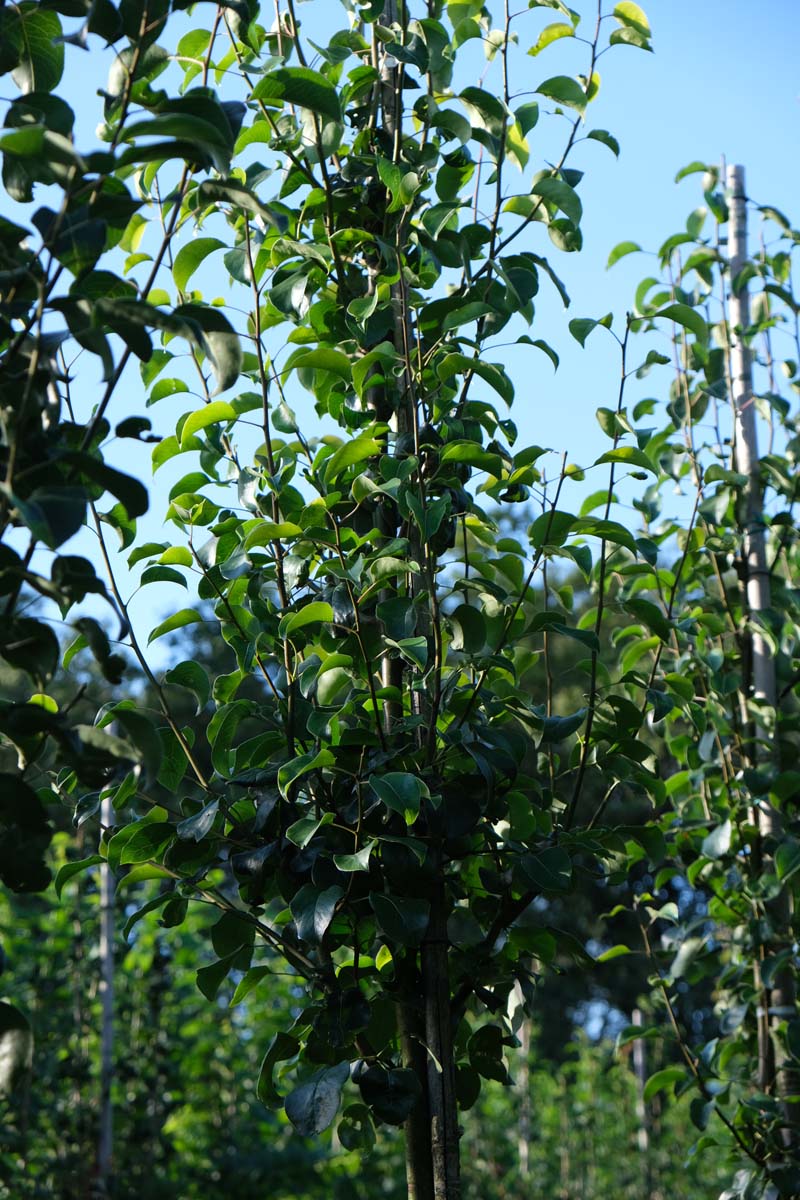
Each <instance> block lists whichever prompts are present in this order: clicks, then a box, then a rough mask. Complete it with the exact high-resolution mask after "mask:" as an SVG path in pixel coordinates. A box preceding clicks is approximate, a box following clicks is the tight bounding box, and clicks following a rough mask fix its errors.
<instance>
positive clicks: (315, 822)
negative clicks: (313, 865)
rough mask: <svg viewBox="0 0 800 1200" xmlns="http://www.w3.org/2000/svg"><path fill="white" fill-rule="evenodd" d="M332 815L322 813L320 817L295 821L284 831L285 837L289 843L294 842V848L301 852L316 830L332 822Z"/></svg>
mask: <svg viewBox="0 0 800 1200" xmlns="http://www.w3.org/2000/svg"><path fill="white" fill-rule="evenodd" d="M333 819H334V817H333V813H332V812H326V813H323V814H322V816H321V817H301V818H300V820H299V821H295V822H294V824H293V825H290V826H289V828H288V829H287V830H286V836H287V838H288V839H289V841H290V842H294V844H295V846H299V847H300V849H301V850H302V849H303V848H304V847H305V846H307V845H308V843H309V842H310V841H311V839H312V838H313V837H314V835H315V833H317V831H318V830H320V829H322V828H323V827H324V826H325V825H330V823H331V821H333Z"/></svg>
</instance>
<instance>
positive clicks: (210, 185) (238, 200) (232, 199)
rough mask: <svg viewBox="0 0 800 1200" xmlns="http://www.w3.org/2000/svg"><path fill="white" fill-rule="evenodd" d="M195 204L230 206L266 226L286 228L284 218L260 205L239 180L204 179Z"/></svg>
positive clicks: (267, 206)
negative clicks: (257, 218) (258, 218)
mask: <svg viewBox="0 0 800 1200" xmlns="http://www.w3.org/2000/svg"><path fill="white" fill-rule="evenodd" d="M197 202H198V204H199V205H200V206H204V205H209V206H210V207H215V206H217V205H219V204H230V205H232V206H233V207H234V208H237V209H241V210H242V212H246V213H248V214H249V215H250V216H252V217H260V219H261V220H262V221H264V222H265V223H266V224H267V225H270V226H273V227H275V228H277V229H279V230H281V231H282V230H283V229H285V227H286V217H285V216H284V215H283V214H282V213H278V212H276V211H275V210H274V209H272V208H270V207H269V205H267V204H262V202H261V201H260V200H259V198H258V196H256V194H255V193H254V192H253V191H252V190H251V189H250V188H248V187H245V185H244V184H243V183H242V182H241V180H239V179H204V180H203V182H202V183H201V184H200V186H199V188H198V189H197Z"/></svg>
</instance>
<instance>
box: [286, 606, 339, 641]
mask: <svg viewBox="0 0 800 1200" xmlns="http://www.w3.org/2000/svg"><path fill="white" fill-rule="evenodd" d="M332 621H333V606H332V605H330V604H328V602H327V601H326V600H312V601H311V603H310V604H306V605H304V606H303V608H301V609H299V610H298V611H297V612H293V613H289V614H288V615H287V616H285V617H284V618H283V620H282V621H281V623H280V626H279V632H280V636H281V637H288V636H289V634H291V633H294V632H295V631H296V630H297V629H303V628H304V627H305V626H306V625H320V624H323V625H330V624H331V622H332Z"/></svg>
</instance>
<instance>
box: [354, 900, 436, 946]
mask: <svg viewBox="0 0 800 1200" xmlns="http://www.w3.org/2000/svg"><path fill="white" fill-rule="evenodd" d="M369 902H370V905H371V907H372V911H373V912H374V913H375V916H376V917H377V918H378V924H379V925H380V927H381V929H382V931H383V932H384V933H385V934H386V936H387V937H388V938H389V939H390V940H391V941H393V942H397V943H398V945H400V946H418V945H419V943H420V942H421V941H422V938H423V937H424V936H425V933H426V931H427V928H428V922H429V920H430V911H431V909H430V904H429V903H428V901H427V900H415V899H412V898H411V897H409V896H403V897H400V896H389V895H384V894H383V893H382V892H370V897H369Z"/></svg>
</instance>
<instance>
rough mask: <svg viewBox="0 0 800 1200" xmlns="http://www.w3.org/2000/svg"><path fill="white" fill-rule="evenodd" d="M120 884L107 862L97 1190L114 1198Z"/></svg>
mask: <svg viewBox="0 0 800 1200" xmlns="http://www.w3.org/2000/svg"><path fill="white" fill-rule="evenodd" d="M100 819H101V824H102V826H103V828H104V829H108V828H109V827H110V826H111V825H113V824H114V810H113V807H112V803H111V798H110V796H106V797H105V799H104V800H103V803H102V807H101V810H100ZM115 889H116V881H115V879H114V873H113V871H112V870H111V867H110V866H109V865H108V863H107V862H104V863H103V864H102V865H101V867H100V1021H101V1028H100V1113H99V1130H98V1137H97V1190H98V1194H99V1195H100V1196H101V1197H107V1196H110V1195H111V1190H110V1189H111V1182H112V1159H113V1149H114V1108H113V1104H112V1099H111V1085H112V1083H113V1079H114V892H115Z"/></svg>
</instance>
